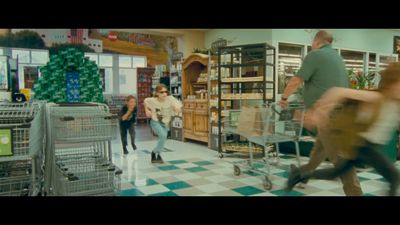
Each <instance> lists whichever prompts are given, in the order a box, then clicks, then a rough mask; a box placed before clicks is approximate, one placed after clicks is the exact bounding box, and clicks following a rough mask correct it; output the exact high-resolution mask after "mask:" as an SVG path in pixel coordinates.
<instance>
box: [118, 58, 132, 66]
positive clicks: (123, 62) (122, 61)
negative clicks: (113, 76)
mask: <svg viewBox="0 0 400 225" xmlns="http://www.w3.org/2000/svg"><path fill="white" fill-rule="evenodd" d="M119 67H122V68H132V56H124V55H120V56H119Z"/></svg>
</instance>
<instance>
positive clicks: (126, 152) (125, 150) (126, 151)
mask: <svg viewBox="0 0 400 225" xmlns="http://www.w3.org/2000/svg"><path fill="white" fill-rule="evenodd" d="M123 149H124V155H127V154H128V150H127V149H126V147H123Z"/></svg>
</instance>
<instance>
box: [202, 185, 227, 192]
mask: <svg viewBox="0 0 400 225" xmlns="http://www.w3.org/2000/svg"><path fill="white" fill-rule="evenodd" d="M196 188H198V189H199V190H201V191H203V192H205V193H213V192H219V191H225V190H229V189H228V188H226V187H224V186H222V185H219V184H205V185H200V186H196Z"/></svg>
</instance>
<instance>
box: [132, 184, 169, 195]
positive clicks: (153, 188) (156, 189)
mask: <svg viewBox="0 0 400 225" xmlns="http://www.w3.org/2000/svg"><path fill="white" fill-rule="evenodd" d="M137 189H138V190H139V191H141V192H143V193H144V194H146V195H151V194H156V193H162V192H167V191H169V189H168V188H166V187H165V186H164V185H162V184H156V185H150V186H143V187H138V188H137Z"/></svg>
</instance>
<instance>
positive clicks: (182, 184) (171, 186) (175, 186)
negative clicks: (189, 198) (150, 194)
mask: <svg viewBox="0 0 400 225" xmlns="http://www.w3.org/2000/svg"><path fill="white" fill-rule="evenodd" d="M164 186H165V187H167V188H168V189H170V190H178V189H182V188H188V187H191V186H192V185H190V184H188V183H186V182H183V181H177V182H172V183H168V184H164Z"/></svg>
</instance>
